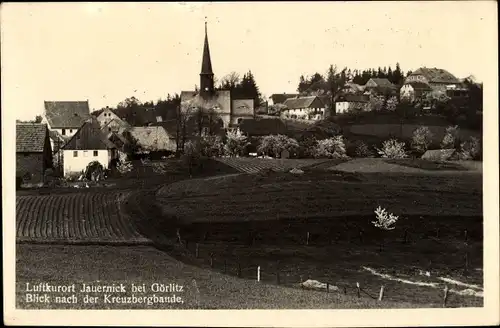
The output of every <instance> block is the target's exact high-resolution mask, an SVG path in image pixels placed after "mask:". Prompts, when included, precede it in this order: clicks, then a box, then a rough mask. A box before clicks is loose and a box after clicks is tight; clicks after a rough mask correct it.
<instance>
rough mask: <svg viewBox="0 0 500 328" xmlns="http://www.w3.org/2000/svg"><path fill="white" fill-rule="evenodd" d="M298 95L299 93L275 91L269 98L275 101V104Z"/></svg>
mask: <svg viewBox="0 0 500 328" xmlns="http://www.w3.org/2000/svg"><path fill="white" fill-rule="evenodd" d="M298 96H299V94H298V93H275V94H272V95H271V96H270V97H269V98H270V99H271V100H272V101H273V103H274V104H282V103H284V102H285V100H287V99H288V98H296V97H298Z"/></svg>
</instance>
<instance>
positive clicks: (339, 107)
mask: <svg viewBox="0 0 500 328" xmlns="http://www.w3.org/2000/svg"><path fill="white" fill-rule="evenodd" d="M348 111H349V102H347V101H339V102H336V103H335V112H336V113H337V114H343V113H347V112H348Z"/></svg>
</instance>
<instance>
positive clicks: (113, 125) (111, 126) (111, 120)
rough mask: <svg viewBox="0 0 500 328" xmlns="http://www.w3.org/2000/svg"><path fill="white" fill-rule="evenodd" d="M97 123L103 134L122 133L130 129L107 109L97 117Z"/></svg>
mask: <svg viewBox="0 0 500 328" xmlns="http://www.w3.org/2000/svg"><path fill="white" fill-rule="evenodd" d="M97 121H98V122H99V125H100V126H101V128H102V130H103V132H116V133H122V132H123V131H124V130H126V129H128V128H129V127H130V124H128V123H127V122H126V121H124V120H122V119H121V118H120V117H119V116H118V115H116V114H115V113H114V112H113V111H112V110H111V109H110V108H108V107H106V108H105V109H104V110H103V111H102V113H101V114H99V115H98V116H97Z"/></svg>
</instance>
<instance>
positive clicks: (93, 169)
mask: <svg viewBox="0 0 500 328" xmlns="http://www.w3.org/2000/svg"><path fill="white" fill-rule="evenodd" d="M105 173H106V172H105V171H104V167H103V166H102V164H101V163H99V162H98V161H92V162H90V163H89V164H88V165H87V167H86V168H85V173H84V175H83V176H84V178H85V179H87V180H91V181H99V180H104V179H105Z"/></svg>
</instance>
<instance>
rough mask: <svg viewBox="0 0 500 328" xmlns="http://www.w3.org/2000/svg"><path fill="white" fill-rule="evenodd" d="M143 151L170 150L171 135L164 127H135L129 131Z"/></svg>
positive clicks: (172, 136)
mask: <svg viewBox="0 0 500 328" xmlns="http://www.w3.org/2000/svg"><path fill="white" fill-rule="evenodd" d="M129 132H130V134H131V135H132V137H134V138H135V139H137V144H138V145H139V146H140V147H141V149H142V150H149V151H151V150H169V145H170V138H174V137H175V135H170V134H169V133H168V132H167V131H166V130H165V129H164V128H163V127H162V126H135V127H133V128H131V129H130V130H129Z"/></svg>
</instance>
